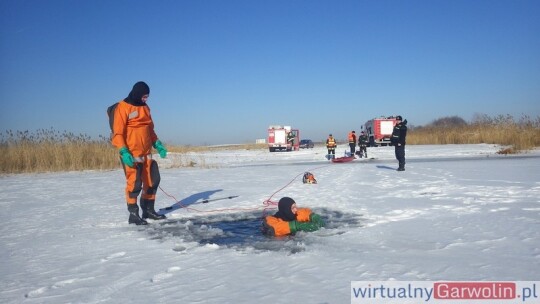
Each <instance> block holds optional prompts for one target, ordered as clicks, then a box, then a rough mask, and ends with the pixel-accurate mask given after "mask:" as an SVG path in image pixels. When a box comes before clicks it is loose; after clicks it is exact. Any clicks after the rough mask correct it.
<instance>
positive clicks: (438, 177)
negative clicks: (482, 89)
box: [0, 144, 540, 303]
mask: <svg viewBox="0 0 540 304" xmlns="http://www.w3.org/2000/svg"><path fill="white" fill-rule="evenodd" d="M499 149H500V147H498V146H495V145H487V144H482V145H444V146H407V165H406V170H407V171H405V172H396V171H395V169H396V167H397V161H396V160H395V159H394V154H393V148H392V147H380V148H368V154H369V157H370V158H372V159H357V160H355V161H354V162H352V163H344V164H332V163H329V162H328V161H326V160H325V159H324V155H325V154H326V149H324V148H323V147H316V148H315V149H311V150H301V151H298V152H282V153H269V152H268V151H265V150H232V151H215V152H208V153H199V154H190V155H188V156H186V155H183V156H180V155H174V154H169V156H168V158H167V159H163V160H161V159H160V160H159V163H160V167H161V175H162V179H161V189H162V190H160V191H159V192H158V198H157V201H156V206H157V207H160V208H163V207H167V206H171V205H174V204H175V203H176V200H175V199H178V200H180V201H181V202H182V204H183V205H184V206H185V207H187V208H185V209H178V210H174V211H173V212H170V213H167V216H168V219H167V220H166V221H159V222H157V221H156V222H151V223H150V225H149V226H147V227H137V226H133V225H128V224H127V217H128V214H127V210H126V206H125V202H124V198H123V188H124V177H123V172H122V171H121V169H120V168H119V169H118V170H112V171H101V172H100V171H87V172H68V173H46V174H20V175H4V176H1V177H0V182H1V183H0V189H1V193H2V195H1V196H0V207H1V210H2V212H1V213H0V220H1V222H2V223H3V224H2V225H1V226H0V229H1V233H0V245H1V246H0V256H1V258H0V273H1V278H0V303H253V302H258V303H294V302H297V303H349V302H350V286H351V285H350V284H351V281H370V280H373V281H385V280H411V281H426V280H429V281H433V280H528V281H533V280H538V279H539V275H538V273H539V269H540V151H538V150H536V151H532V152H528V153H525V154H520V155H508V156H503V155H498V154H496V151H498V150H499ZM342 150H344V149H341V150H339V149H338V154H340V153H343V151H342ZM180 158H182V159H181V160H180ZM186 158H189V159H190V161H193V162H194V163H196V164H195V167H194V168H188V169H186V168H182V169H178V168H175V163H178V162H185V161H186ZM306 171H310V172H312V173H313V174H314V175H315V177H316V178H317V181H318V184H314V185H310V184H303V183H302V181H301V177H302V175H303V173H304V172H306ZM164 192H166V193H167V194H169V195H170V196H171V197H169V196H167V195H166V194H165V193H164ZM235 195H238V197H237V198H232V199H224V200H218V201H213V202H210V203H208V204H200V203H197V202H200V201H201V200H203V199H214V198H220V197H228V196H235ZM282 196H290V197H292V198H294V199H295V200H296V202H297V203H298V205H299V206H305V207H310V208H312V209H313V210H314V211H315V212H317V213H319V214H321V215H322V216H323V218H325V219H326V220H327V224H328V226H327V228H325V229H321V230H319V231H316V232H313V233H299V234H297V235H296V236H294V237H287V238H283V239H272V238H268V237H264V236H262V235H261V234H260V231H259V230H258V223H259V221H260V218H261V216H263V214H265V212H266V213H273V212H275V211H274V210H273V209H270V210H265V208H267V207H266V206H265V205H264V204H263V202H264V201H265V200H267V199H271V200H272V201H277V200H279V198H280V197H282ZM173 197H174V198H173ZM270 207H272V206H270Z"/></svg>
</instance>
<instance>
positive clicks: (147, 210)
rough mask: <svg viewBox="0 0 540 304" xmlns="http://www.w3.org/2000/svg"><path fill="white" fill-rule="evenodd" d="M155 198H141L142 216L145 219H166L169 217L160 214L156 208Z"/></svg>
mask: <svg viewBox="0 0 540 304" xmlns="http://www.w3.org/2000/svg"><path fill="white" fill-rule="evenodd" d="M154 204H155V201H154V200H149V199H144V198H141V209H142V218H143V219H147V218H149V219H152V220H164V219H166V218H167V217H166V216H165V215H162V214H158V213H157V212H156V210H154Z"/></svg>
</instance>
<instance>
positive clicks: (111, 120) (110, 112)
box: [107, 102, 119, 140]
mask: <svg viewBox="0 0 540 304" xmlns="http://www.w3.org/2000/svg"><path fill="white" fill-rule="evenodd" d="M118 104H119V102H117V103H115V104H113V105H112V106H110V107H108V108H107V116H109V127H110V128H111V135H110V138H111V140H112V136H113V126H114V111H116V107H118Z"/></svg>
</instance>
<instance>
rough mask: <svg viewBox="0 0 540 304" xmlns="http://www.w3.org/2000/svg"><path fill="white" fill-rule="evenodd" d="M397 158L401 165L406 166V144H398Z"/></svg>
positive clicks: (401, 166)
mask: <svg viewBox="0 0 540 304" xmlns="http://www.w3.org/2000/svg"><path fill="white" fill-rule="evenodd" d="M395 147H396V159H397V160H398V162H399V167H400V168H403V167H405V145H401V146H398V145H397V144H396V146H395Z"/></svg>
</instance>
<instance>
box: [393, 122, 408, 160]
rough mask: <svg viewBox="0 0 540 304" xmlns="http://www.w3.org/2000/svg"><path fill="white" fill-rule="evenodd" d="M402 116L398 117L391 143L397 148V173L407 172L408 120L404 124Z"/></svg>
mask: <svg viewBox="0 0 540 304" xmlns="http://www.w3.org/2000/svg"><path fill="white" fill-rule="evenodd" d="M402 119H403V118H401V116H400V115H398V116H396V120H397V121H398V123H397V124H396V125H395V126H394V130H393V131H392V138H390V142H391V143H392V144H393V145H394V146H395V148H396V149H395V152H396V159H397V160H398V162H399V167H398V169H397V171H405V138H406V137H407V120H406V119H405V120H404V121H403V122H402Z"/></svg>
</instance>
